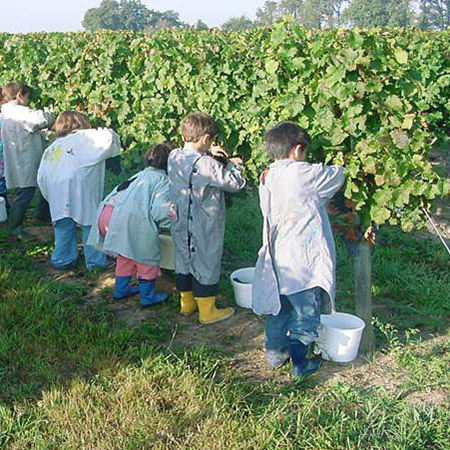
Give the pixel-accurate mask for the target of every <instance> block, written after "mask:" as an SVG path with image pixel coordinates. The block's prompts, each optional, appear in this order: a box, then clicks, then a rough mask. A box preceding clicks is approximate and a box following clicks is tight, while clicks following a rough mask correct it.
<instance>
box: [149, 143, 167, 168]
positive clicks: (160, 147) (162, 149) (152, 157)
mask: <svg viewBox="0 0 450 450" xmlns="http://www.w3.org/2000/svg"><path fill="white" fill-rule="evenodd" d="M171 151H172V147H171V146H170V145H169V144H157V145H155V146H154V147H152V148H150V149H149V150H148V151H147V153H146V154H145V161H144V163H145V166H146V167H154V168H155V169H161V170H165V171H166V172H167V160H168V158H169V153H170V152H171Z"/></svg>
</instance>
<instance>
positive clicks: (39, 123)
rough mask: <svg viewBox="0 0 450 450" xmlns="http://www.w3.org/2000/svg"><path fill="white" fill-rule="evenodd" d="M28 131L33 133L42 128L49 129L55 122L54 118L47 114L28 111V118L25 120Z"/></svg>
mask: <svg viewBox="0 0 450 450" xmlns="http://www.w3.org/2000/svg"><path fill="white" fill-rule="evenodd" d="M25 122H26V124H27V128H28V131H29V132H30V133H34V132H36V131H39V130H42V129H44V128H50V127H51V126H52V125H53V123H54V122H55V118H54V117H53V115H52V114H51V113H49V112H45V111H41V110H36V111H34V110H31V109H30V110H29V114H28V117H27V118H26V120H25Z"/></svg>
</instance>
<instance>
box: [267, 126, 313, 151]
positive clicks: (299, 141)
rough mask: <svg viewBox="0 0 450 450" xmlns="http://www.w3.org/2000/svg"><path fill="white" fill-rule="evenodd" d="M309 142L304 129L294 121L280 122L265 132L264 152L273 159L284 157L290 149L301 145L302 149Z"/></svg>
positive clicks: (309, 139)
mask: <svg viewBox="0 0 450 450" xmlns="http://www.w3.org/2000/svg"><path fill="white" fill-rule="evenodd" d="M310 143H311V138H310V137H309V135H308V133H307V132H306V130H304V129H303V128H301V127H299V126H298V125H297V124H296V123H294V122H281V123H279V124H278V125H276V126H275V127H273V128H271V129H270V130H268V131H267V132H266V136H265V144H266V152H267V154H268V155H269V156H270V157H271V158H273V159H286V158H288V157H289V153H290V152H291V150H292V149H293V148H294V147H296V146H297V145H301V146H302V148H303V150H304V149H306V147H307V146H308V145H309V144H310Z"/></svg>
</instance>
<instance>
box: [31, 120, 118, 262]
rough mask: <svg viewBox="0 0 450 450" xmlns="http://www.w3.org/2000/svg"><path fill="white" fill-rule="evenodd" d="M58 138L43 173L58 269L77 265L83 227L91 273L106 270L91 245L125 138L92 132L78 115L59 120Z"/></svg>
mask: <svg viewBox="0 0 450 450" xmlns="http://www.w3.org/2000/svg"><path fill="white" fill-rule="evenodd" d="M55 132H56V136H57V139H56V140H55V142H54V143H53V144H52V145H51V146H50V147H48V148H47V149H46V150H45V152H44V156H43V157H42V162H41V165H40V167H39V172H38V184H39V188H40V189H41V192H42V195H43V196H44V197H45V198H46V199H47V201H48V202H49V204H50V213H51V217H52V222H53V227H54V229H55V249H54V251H53V253H52V257H51V261H52V265H53V267H54V268H55V269H61V270H64V269H68V268H70V267H71V266H73V265H75V264H76V262H77V259H78V250H77V231H76V229H77V226H79V227H81V230H82V234H83V243H84V258H85V262H86V266H87V268H88V270H92V269H95V268H105V267H107V261H106V256H105V255H104V254H102V253H101V252H99V251H98V250H96V249H94V248H93V247H91V246H90V245H88V244H87V239H88V236H89V232H90V230H91V226H92V224H94V223H96V222H95V216H96V212H97V208H98V206H99V204H100V202H101V200H102V197H103V186H104V181H105V167H106V160H107V159H108V158H114V157H116V156H118V155H119V151H120V140H119V136H118V135H117V134H116V133H115V132H114V131H113V130H109V129H106V128H99V129H92V128H91V125H90V123H89V119H88V118H87V116H85V115H84V114H81V113H79V112H75V111H67V112H64V113H62V114H60V115H59V116H58V119H57V120H56V123H55Z"/></svg>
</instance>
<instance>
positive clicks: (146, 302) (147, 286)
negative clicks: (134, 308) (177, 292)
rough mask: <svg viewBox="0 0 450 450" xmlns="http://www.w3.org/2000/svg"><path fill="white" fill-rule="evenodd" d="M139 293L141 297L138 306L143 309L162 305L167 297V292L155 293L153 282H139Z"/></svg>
mask: <svg viewBox="0 0 450 450" xmlns="http://www.w3.org/2000/svg"><path fill="white" fill-rule="evenodd" d="M139 292H140V295H141V298H140V300H139V304H140V305H141V306H142V307H143V308H147V307H148V306H151V305H157V304H158V303H162V302H163V301H164V300H167V298H168V297H169V294H168V293H167V292H156V289H155V282H154V280H139Z"/></svg>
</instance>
